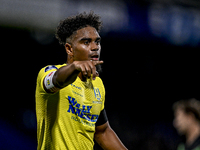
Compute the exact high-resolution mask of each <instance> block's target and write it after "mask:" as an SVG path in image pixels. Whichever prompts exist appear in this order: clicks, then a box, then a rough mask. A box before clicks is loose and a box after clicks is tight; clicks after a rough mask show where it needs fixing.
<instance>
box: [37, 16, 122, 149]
mask: <svg viewBox="0 0 200 150" xmlns="http://www.w3.org/2000/svg"><path fill="white" fill-rule="evenodd" d="M101 25H102V22H101V21H100V16H98V15H96V14H94V13H93V12H90V13H88V14H87V13H82V14H78V15H76V16H72V17H68V18H66V19H64V20H63V21H61V22H60V23H59V25H58V27H57V30H56V38H57V39H58V40H59V43H60V44H62V45H64V48H65V50H66V53H67V62H66V64H63V65H49V66H46V67H44V68H42V69H41V70H40V72H39V74H38V77H37V87H36V115H37V138H38V150H58V149H59V150H92V149H93V146H94V139H95V140H96V142H97V143H98V144H99V145H100V146H101V147H102V148H103V149H105V150H125V149H126V147H125V146H124V145H123V144H122V142H121V141H120V140H119V138H118V137H117V135H116V134H115V132H114V131H113V130H112V129H111V127H110V125H109V122H108V119H107V116H106V111H105V108H104V103H105V89H104V85H103V83H102V80H101V79H100V77H99V71H100V70H101V69H100V65H101V64H102V63H103V61H101V60H99V58H100V51H101V45H100V41H101V37H100V35H99V31H100V28H101ZM48 55H49V56H51V57H52V58H53V54H48Z"/></svg>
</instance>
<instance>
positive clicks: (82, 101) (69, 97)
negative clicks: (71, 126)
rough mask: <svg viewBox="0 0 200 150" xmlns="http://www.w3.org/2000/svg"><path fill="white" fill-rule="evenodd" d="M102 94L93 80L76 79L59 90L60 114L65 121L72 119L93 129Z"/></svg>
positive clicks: (101, 102)
mask: <svg viewBox="0 0 200 150" xmlns="http://www.w3.org/2000/svg"><path fill="white" fill-rule="evenodd" d="M102 94H103V89H101V87H99V86H98V84H95V82H90V81H88V82H82V81H80V79H77V80H76V81H75V82H73V83H72V84H70V85H68V86H67V87H65V88H64V89H62V90H60V104H59V107H60V108H59V110H60V116H64V117H65V118H66V120H67V122H69V121H72V122H75V123H77V124H80V126H85V127H86V128H90V129H91V130H94V127H95V123H96V121H97V119H98V117H99V114H100V112H101V110H102V105H103V98H102Z"/></svg>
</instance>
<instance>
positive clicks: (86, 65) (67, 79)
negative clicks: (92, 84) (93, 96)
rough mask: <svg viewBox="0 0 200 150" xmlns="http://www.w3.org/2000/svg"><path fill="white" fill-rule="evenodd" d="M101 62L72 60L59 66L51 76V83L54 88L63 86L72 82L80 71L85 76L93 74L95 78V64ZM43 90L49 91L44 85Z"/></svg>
mask: <svg viewBox="0 0 200 150" xmlns="http://www.w3.org/2000/svg"><path fill="white" fill-rule="evenodd" d="M102 63H103V61H74V62H73V63H71V64H69V65H67V66H64V67H61V68H59V69H58V70H57V71H56V72H55V74H54V75H53V77H52V83H53V85H54V86H55V87H56V88H59V89H61V88H64V87H65V86H67V85H69V84H71V83H73V82H74V81H75V80H76V78H77V76H78V74H79V73H80V72H81V73H82V75H83V76H84V77H87V78H90V77H91V74H93V79H95V78H96V76H98V74H97V73H96V67H95V66H96V65H99V64H102ZM44 81H45V80H44ZM44 85H45V83H44ZM44 87H45V86H44ZM45 90H46V91H47V92H48V91H49V90H48V89H47V88H46V87H45Z"/></svg>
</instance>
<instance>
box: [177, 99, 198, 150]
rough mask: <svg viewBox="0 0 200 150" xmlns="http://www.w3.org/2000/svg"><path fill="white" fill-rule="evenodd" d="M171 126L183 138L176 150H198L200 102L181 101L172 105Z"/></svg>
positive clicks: (191, 100)
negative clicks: (172, 117) (172, 116)
mask: <svg viewBox="0 0 200 150" xmlns="http://www.w3.org/2000/svg"><path fill="white" fill-rule="evenodd" d="M173 110H174V121H173V125H174V127H175V128H176V130H177V131H178V133H179V134H180V135H182V136H184V137H185V140H184V142H183V143H180V144H179V145H178V148H177V150H200V101H198V100H196V99H194V98H193V99H189V100H181V101H178V102H176V103H174V105H173Z"/></svg>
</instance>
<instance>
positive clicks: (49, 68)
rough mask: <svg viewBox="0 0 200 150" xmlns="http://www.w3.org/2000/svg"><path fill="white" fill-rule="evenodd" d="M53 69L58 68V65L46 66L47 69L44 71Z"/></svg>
mask: <svg viewBox="0 0 200 150" xmlns="http://www.w3.org/2000/svg"><path fill="white" fill-rule="evenodd" d="M52 69H56V70H57V69H58V68H57V67H56V66H54V65H51V66H47V67H46V68H45V70H44V72H47V71H49V70H52Z"/></svg>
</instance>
